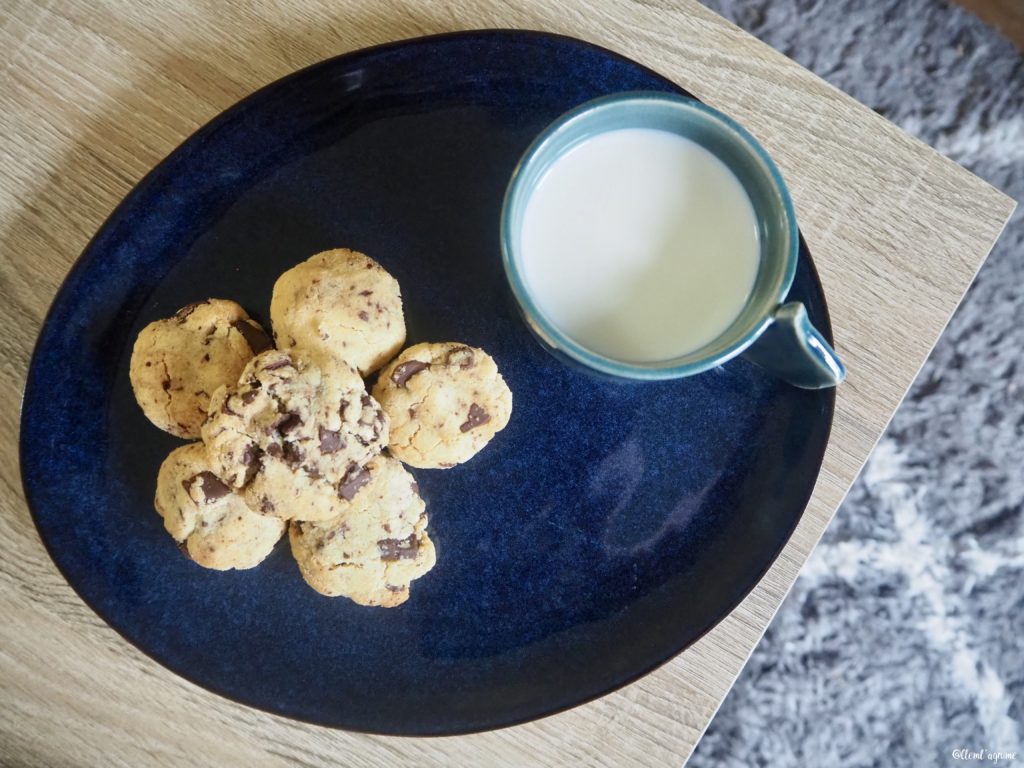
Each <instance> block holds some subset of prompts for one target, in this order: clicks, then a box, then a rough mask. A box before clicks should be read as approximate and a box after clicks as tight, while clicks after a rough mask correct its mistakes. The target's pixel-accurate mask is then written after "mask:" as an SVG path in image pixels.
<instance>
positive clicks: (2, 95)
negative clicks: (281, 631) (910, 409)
mask: <svg viewBox="0 0 1024 768" xmlns="http://www.w3.org/2000/svg"><path fill="white" fill-rule="evenodd" d="M482 27H515V28H533V29H542V30H548V31H552V32H559V33H564V34H569V35H574V36H577V37H581V38H584V39H586V40H590V41H593V42H596V43H599V44H602V45H605V46H607V47H610V48H612V49H614V50H617V51H619V52H621V53H623V54H625V55H627V56H629V57H631V58H634V59H636V60H637V61H640V62H642V63H644V64H646V65H648V66H650V67H651V68H653V69H655V70H657V71H658V72H660V73H662V74H664V75H666V76H668V77H670V78H671V79H673V80H675V81H676V82H678V83H680V84H681V85H683V86H684V87H686V88H688V89H690V90H691V91H693V92H695V93H696V94H697V95H698V96H700V97H701V98H703V99H705V100H707V101H708V102H709V103H711V104H712V105H714V106H717V107H719V108H721V109H723V110H725V111H726V112H728V113H730V114H731V115H733V116H734V117H736V118H738V119H739V120H740V121H741V122H743V123H744V124H745V125H746V126H747V127H749V128H750V129H751V131H752V132H753V133H754V134H755V135H756V136H757V137H758V138H759V139H760V140H761V142H762V143H763V144H764V145H765V146H766V147H767V148H768V150H769V151H770V152H771V153H772V155H773V156H774V157H775V159H776V160H777V161H778V163H779V165H780V167H781V168H782V171H783V174H784V175H785V177H786V179H787V180H788V182H789V185H790V187H791V188H792V192H793V196H794V198H795V202H796V207H797V213H798V218H799V220H800V223H801V227H802V229H803V231H804V233H805V235H806V237H807V240H808V242H809V244H810V247H811V251H812V252H813V253H814V255H815V259H816V262H817V266H818V269H819V271H820V273H821V279H822V282H823V283H824V286H825V291H826V295H827V296H828V300H829V304H830V308H831V312H832V317H833V322H834V325H835V335H836V339H837V346H838V349H839V351H840V353H841V354H842V355H843V356H844V359H845V361H846V363H847V365H848V367H849V370H850V376H849V379H848V381H847V382H846V384H844V385H843V386H842V387H841V389H840V392H839V398H838V408H837V413H836V420H835V428H834V431H833V437H832V441H831V444H830V447H829V450H828V454H827V456H826V458H825V465H824V469H823V471H822V473H821V477H820V480H819V482H818V484H817V487H816V489H815V492H814V497H813V499H812V500H811V503H810V505H809V507H808V509H807V512H806V514H805V515H804V517H803V520H802V522H801V524H800V526H799V528H798V529H797V531H796V533H795V534H794V536H793V538H792V540H791V541H790V543H789V545H788V546H787V547H786V550H785V551H784V553H783V554H782V556H781V557H780V558H779V559H778V561H777V562H776V563H775V565H774V566H773V567H772V569H771V570H770V572H769V573H768V574H767V576H766V577H765V578H764V579H763V581H762V582H761V583H760V584H759V585H758V587H757V588H756V589H755V590H754V592H753V593H752V594H751V595H750V596H749V597H748V598H747V599H746V600H745V601H744V602H743V604H742V605H741V606H740V607H739V608H738V609H737V610H736V611H734V612H733V614H732V615H730V616H729V617H728V618H727V619H726V620H725V621H724V622H722V623H721V624H720V625H719V626H718V627H717V628H716V629H715V630H713V631H712V632H711V633H710V634H708V635H707V636H706V637H705V638H703V639H702V640H701V641H700V642H698V643H697V644H696V645H695V646H693V647H692V648H691V649H689V650H688V651H686V652H685V653H683V654H682V655H681V656H679V657H678V658H676V659H675V660H674V661H672V662H670V663H669V664H667V665H665V666H664V667H662V668H661V669H659V670H657V671H656V672H654V673H653V674H651V675H649V676H647V677H645V678H644V679H642V680H640V681H639V682H637V683H635V684H633V685H630V686H628V687H626V688H625V689H623V690H621V691H618V692H615V693H613V694H610V695H608V696H606V697H604V698H602V699H599V700H598V701H596V702H593V703H591V704H588V705H586V706H583V707H579V708H577V709H574V710H571V711H569V712H566V713H563V714H560V715H557V716H554V717H549V718H545V719H543V720H540V721H537V722H534V723H530V724H527V725H523V726H518V727H515V728H510V729H505V730H502V731H497V732H491V733H486V734H479V735H475V736H468V737H456V738H442V739H427V740H424V739H398V738H382V737H371V736H360V735H354V734H349V733H344V732H338V731H331V730H328V729H323V728H317V727H312V726H307V725H303V724H299V723H295V722H291V721H288V720H285V719H282V718H278V717H274V716H272V715H267V714H264V713H261V712H257V711H254V710H251V709H247V708H245V707H243V706H240V705H237V704H234V703H232V702H229V701H226V700H224V699H221V698H219V697H217V696H215V695H213V694H210V693H207V692H206V691H204V690H201V689H199V688H197V687H195V686H193V685H191V684H189V683H186V682H184V681H182V680H181V679H179V678H177V677H176V676H175V675H173V674H172V673H170V672H168V671H167V670H165V669H163V668H162V667H160V666H158V665H157V664H155V663H154V662H152V661H150V660H149V659H148V658H146V657H145V656H143V655H142V654H141V653H140V652H139V651H137V650H135V649H134V648H133V647H132V646H130V645H129V644H128V643H127V642H125V641H124V640H122V639H121V638H120V637H119V636H118V635H117V634H116V633H115V632H114V631H113V630H111V629H109V628H108V627H107V626H106V625H105V624H104V623H103V622H102V621H101V620H100V619H99V618H97V617H96V616H95V615H94V614H93V613H92V612H91V611H90V610H89V609H88V608H86V607H85V605H84V604H83V603H82V602H81V601H80V600H79V599H78V598H77V596H76V595H75V594H74V593H73V592H72V590H71V588H70V587H69V586H68V585H67V584H66V583H65V582H64V581H63V579H62V578H61V577H60V575H59V574H58V573H57V571H56V570H55V568H54V567H53V565H52V563H51V562H50V560H49V558H48V557H47V555H46V553H45V551H44V550H43V547H42V544H41V543H40V541H39V538H38V536H37V535H36V532H35V529H34V527H33V526H32V523H31V520H30V518H29V514H28V510H27V509H26V506H25V502H24V497H23V494H22V490H21V484H20V480H19V476H18V466H17V458H16V435H17V432H18V418H19V402H20V393H21V391H22V389H23V387H24V379H25V371H26V367H27V364H28V360H29V355H30V353H31V349H32V344H33V342H34V340H35V336H36V333H37V331H38V328H39V325H40V323H41V321H42V318H43V316H44V314H45V312H46V309H47V307H48V305H49V303H50V300H51V299H52V297H53V295H54V293H55V291H56V290H57V288H58V286H59V285H60V283H61V281H62V279H63V278H64V275H65V274H66V273H67V271H68V268H69V267H70V265H71V264H72V262H73V261H74V259H75V258H76V257H77V256H78V254H79V253H80V252H81V250H82V248H83V247H84V246H85V244H86V242H87V240H88V239H89V237H90V236H91V235H92V234H93V232H95V230H96V229H97V227H99V225H100V224H101V223H102V221H103V219H104V218H105V217H106V216H107V215H108V214H109V212H110V211H111V210H112V208H113V207H114V206H115V204H116V203H117V202H118V201H119V200H120V199H121V198H122V197H123V196H124V194H125V193H126V192H128V190H129V189H130V188H131V186H132V185H133V184H134V183H135V182H136V181H137V180H138V179H139V178H140V177H141V176H142V175H143V174H144V173H145V172H146V171H147V170H149V169H150V168H151V167H152V166H153V165H154V164H155V163H157V162H158V161H159V160H160V159H161V158H162V157H164V156H165V155H166V154H167V153H168V152H169V151H170V150H172V149H173V148H174V147H175V146H176V145H177V144H179V143H180V142H181V141H182V140H183V139H185V138H186V137H187V136H188V135H189V134H190V133H191V132H192V131H194V130H195V129H196V128H197V127H199V126H200V125H202V124H203V123H204V122H206V121H207V120H209V119H210V118H212V117H213V116H215V115H216V114H217V113H218V112H220V111H221V110H223V109H224V108H225V107H227V106H229V105H231V104H232V103H233V102H235V101H236V100H238V99H239V98H241V97H242V96H245V95H246V94H247V93H249V92H251V91H252V90H254V89H255V88H257V87H258V86H261V85H263V84H265V83H267V82H270V81H271V80H274V79H275V78H278V77H280V76H282V75H285V74H287V73H288V72H291V71H292V70H294V69H296V68H298V67H302V66H304V65H307V64H310V63H312V62H315V61H317V60H319V59H322V58H325V57H328V56H332V55H335V54H338V53H342V52H345V51H351V50H354V49H357V48H361V47H364V46H367V45H373V44H376V43H381V42H386V41H390V40H396V39H401V38H408V37H414V36H418V35H423V34H430V33H436V32H443V31H450V30H456V29H471V28H482ZM0 48H2V50H4V51H5V53H6V56H5V57H4V59H5V61H4V70H3V74H2V76H0V254H2V264H0V327H2V328H3V329H4V331H5V332H4V333H3V334H0V350H2V351H0V383H2V387H3V391H4V392H5V393H6V397H5V398H4V399H3V403H2V405H0V426H2V429H3V433H4V434H5V435H6V438H5V440H4V443H3V446H2V449H0V450H2V457H3V464H2V480H3V496H2V500H0V501H2V507H0V616H2V617H3V619H2V621H0V764H2V765H5V766H7V765H11V766H22V765H26V766H28V765H31V766H36V765H38V766H65V765H75V766H86V765H88V766H104V767H105V768H106V767H108V766H132V767H133V768H136V767H138V766H157V765H159V766H165V765H167V766H170V765H174V766H177V765H216V766H235V765H237V766H294V765H300V766H326V765H343V766H351V767H352V768H358V767H360V766H366V767H367V768H370V767H374V768H376V767H378V766H379V767H381V768H383V767H384V766H388V767H389V768H391V767H393V766H405V765H409V766H455V765H460V766H461V765H465V766H568V765H572V766H578V765H588V766H616V767H618V766H634V765H636V766H640V765H645V766H646V765H652V766H653V765H658V766H664V765H669V766H671V765H676V766H678V765H681V764H682V763H683V762H684V761H685V759H686V758H687V756H688V755H689V754H690V752H691V750H692V749H693V747H694V745H695V744H696V742H697V740H698V739H699V737H700V735H701V733H702V732H703V730H704V728H705V727H706V726H707V724H708V722H709V720H710V719H711V717H712V715H713V714H714V712H715V710H716V709H717V707H718V706H719V704H720V703H721V701H722V699H723V698H724V696H725V694H726V693H727V691H728V690H729V687H730V686H731V685H732V683H733V681H734V679H735V678H736V676H737V674H738V673H739V671H740V669H741V668H742V666H743V664H744V662H745V661H746V659H747V657H748V655H749V654H750V652H751V650H752V649H753V647H754V645H755V644H756V643H757V641H758V639H759V638H760V637H761V634H762V633H763V631H764V629H765V627H766V626H767V624H768V622H769V621H770V620H771V617H772V615H773V613H774V612H775V610H776V609H777V607H778V605H779V603H780V602H781V601H782V599H783V597H784V596H785V594H786V592H787V591H788V589H789V588H790V586H791V584H792V582H793V580H794V579H795V578H796V576H797V573H798V572H799V569H800V567H801V565H802V564H803V562H804V561H805V559H806V558H807V556H808V554H809V552H810V551H811V549H812V548H813V547H814V545H815V543H816V542H817V541H818V539H819V537H820V536H821V534H822V532H823V530H824V529H825V526H826V525H827V524H828V521H829V519H830V518H831V516H832V515H833V514H834V512H835V510H836V508H837V507H838V505H839V503H840V501H841V500H842V498H843V495H844V494H845V493H846V491H847V489H848V488H849V486H850V484H851V482H852V481H853V479H854V476H855V475H856V473H857V472H858V470H859V469H860V467H861V465H862V463H863V462H864V460H865V458H866V457H867V455H868V453H869V451H870V450H871V448H872V446H873V445H874V443H875V441H876V440H877V438H878V437H879V435H880V434H881V432H882V430H883V429H884V427H885V425H886V423H887V422H888V420H889V418H890V416H891V415H892V413H893V411H894V410H895V408H896V406H897V405H898V403H899V401H900V399H901V398H902V396H903V394H904V392H905V391H906V389H907V387H908V386H909V384H910V382H911V380H912V379H913V377H914V375H915V373H916V372H917V370H918V368H919V366H920V365H921V363H922V362H923V360H924V358H925V356H926V355H927V353H928V351H929V350H930V349H931V347H932V345H933V344H934V342H935V340H936V338H937V337H938V335H939V333H940V332H941V330H942V328H943V326H944V325H945V323H946V321H947V320H948V318H949V316H950V314H951V313H952V311H953V309H954V308H955V307H956V305H957V303H958V301H959V300H960V298H961V296H962V294H963V292H964V290H965V289H966V288H967V286H968V284H969V282H970V280H971V278H972V276H973V275H974V273H975V271H976V270H977V269H978V267H979V266H980V264H981V262H982V261H983V259H984V258H985V256H986V255H987V253H988V251H989V248H990V247H991V245H992V243H993V241H994V240H995V238H996V237H997V236H998V234H999V232H1000V230H1001V228H1002V226H1003V225H1004V223H1005V221H1006V219H1007V218H1008V216H1009V214H1010V211H1011V209H1012V202H1011V201H1010V200H1009V199H1008V198H1006V197H1005V196H1003V195H1001V194H1000V193H998V192H997V191H995V190H994V189H992V188H991V187H989V186H987V185H986V184H984V183H983V182H981V181H979V180H978V179H976V178H975V177H973V176H971V175H970V174H969V173H967V172H966V171H964V170H963V169H961V168H960V167H958V166H956V165H955V164H953V163H952V162H950V161H948V160H946V159H944V158H943V157H941V156H939V155H937V154H936V153H935V152H933V151H932V150H930V149H929V148H927V147H925V146H924V145H922V144H920V143H918V142H917V141H915V140H914V139H912V138H910V137H908V136H906V135H905V134H903V133H901V132H900V131H899V130H897V129H896V128H895V127H893V126H892V125H890V124H888V123H887V122H886V121H885V120H883V119H882V118H881V117H879V116H877V115H875V114H874V113H872V112H871V111H870V110H868V109H865V108H864V107H862V106H860V105H858V104H856V103H855V102H853V101H852V100H851V99H849V98H848V97H846V96H845V95H843V94H842V93H840V92H838V91H836V90H834V89H833V88H831V87H830V86H828V85H826V84H825V83H824V82H822V81H821V80H819V79H818V78H816V77H815V76H813V75H812V74H810V73H809V72H807V71H806V70H804V69H802V68H801V67H799V66H798V65H796V64H795V63H793V62H791V61H790V60H788V59H786V58H785V57H783V56H782V55H780V54H778V53H776V52H774V51H773V50H771V49H769V48H768V47H766V46H765V45H763V44H761V43H759V42H757V41H756V40H754V39H753V38H752V37H750V36H749V35H747V34H745V33H744V32H742V31H740V30H738V29H737V28H736V27H734V26H732V25H730V24H728V23H727V22H725V21H724V20H722V19H721V18H719V17H717V16H715V15H714V14H712V13H711V12H709V11H708V10H706V9H704V8H703V7H702V6H699V5H697V4H696V3H694V2H692V1H691V0H671V1H670V0H644V1H643V2H641V1H640V0H634V1H633V2H628V1H627V0H591V1H590V2H587V0H563V1H562V2H559V3H544V2H540V1H539V0H538V1H536V2H518V3H514V4H510V3H505V2H500V1H499V0H461V1H460V2H447V1H446V0H429V2H419V3H413V2H400V1H399V0H391V1H388V2H378V1H377V0H374V1H373V2H370V1H369V0H332V1H327V0H323V1H317V2H305V1H301V0H288V1H283V2H280V3H277V4H255V3H251V2H246V1H245V0H226V1H225V2H216V3H214V2H212V0H210V1H208V2H197V3H189V2H186V1H185V0H144V1H141V2H135V1H131V0H125V2H121V3H117V2H110V3H102V4H100V3H97V2H94V1H93V0H67V1H64V2H62V1H61V0H51V1H50V2H43V3H38V4H37V3H28V2H11V0H6V2H4V3H3V4H2V5H0ZM65 439H69V440H73V439H74V436H73V435H67V436H65Z"/></svg>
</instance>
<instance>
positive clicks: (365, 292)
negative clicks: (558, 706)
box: [359, 290, 373, 296]
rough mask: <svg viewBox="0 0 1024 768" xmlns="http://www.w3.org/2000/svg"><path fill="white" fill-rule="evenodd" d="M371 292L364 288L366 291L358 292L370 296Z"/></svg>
mask: <svg viewBox="0 0 1024 768" xmlns="http://www.w3.org/2000/svg"><path fill="white" fill-rule="evenodd" d="M372 294H373V291H370V290H366V291H360V292H359V295H360V296H370V295H372Z"/></svg>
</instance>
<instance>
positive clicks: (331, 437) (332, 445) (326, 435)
mask: <svg viewBox="0 0 1024 768" xmlns="http://www.w3.org/2000/svg"><path fill="white" fill-rule="evenodd" d="M344 447H345V441H344V440H343V439H342V437H341V432H334V431H332V430H330V429H324V428H323V427H320V453H323V454H328V453H334V452H335V451H340V450H341V449H342V448H344Z"/></svg>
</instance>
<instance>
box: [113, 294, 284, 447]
mask: <svg viewBox="0 0 1024 768" xmlns="http://www.w3.org/2000/svg"><path fill="white" fill-rule="evenodd" d="M269 347H270V338H269V337H268V336H267V334H266V333H264V331H263V329H262V328H261V327H260V325H259V324H258V323H257V322H256V321H255V320H253V319H251V318H250V317H249V315H247V314H246V313H245V310H244V309H242V308H241V307H240V306H238V305H237V304H236V303H235V302H233V301H226V300H224V299H207V300H206V301H200V302H196V303H195V304H189V305H188V306H187V307H184V308H182V309H180V310H178V312H177V314H175V315H174V317H171V318H167V319H166V320H157V321H156V322H153V323H150V324H149V325H147V326H146V327H145V328H143V329H142V333H140V334H139V337H138V339H136V340H135V347H134V349H133V350H132V359H131V364H130V366H129V369H128V374H129V377H130V378H131V383H132V390H133V391H134V392H135V399H136V400H137V401H138V403H139V406H140V407H141V408H142V412H143V413H145V414H146V417H147V418H148V419H149V420H150V421H151V422H153V423H154V424H155V425H156V426H158V427H160V429H162V430H165V431H167V432H170V433H171V434H172V435H176V436H178V437H184V438H197V437H199V432H200V428H201V427H202V426H203V422H204V421H205V420H206V413H207V409H208V408H209V404H210V396H211V395H212V394H213V392H214V390H216V389H217V388H218V387H221V386H223V385H231V384H234V383H235V382H236V381H238V375H239V374H240V373H241V372H242V369H243V368H244V367H245V364H246V363H248V362H249V360H250V359H251V358H252V356H253V355H255V354H257V353H258V352H262V351H263V350H265V349H268V348H269Z"/></svg>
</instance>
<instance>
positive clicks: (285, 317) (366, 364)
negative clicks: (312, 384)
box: [270, 248, 405, 376]
mask: <svg viewBox="0 0 1024 768" xmlns="http://www.w3.org/2000/svg"><path fill="white" fill-rule="evenodd" d="M270 318H271V322H272V324H273V327H274V338H275V339H276V340H277V345H278V346H279V347H281V348H283V349H290V348H293V347H298V348H301V349H304V350H306V351H307V352H308V353H309V354H310V355H311V356H312V357H313V358H314V359H315V358H316V357H318V356H320V355H328V356H333V357H337V358H340V359H342V360H345V361H346V362H348V363H349V364H350V365H352V366H353V367H355V368H356V369H357V370H358V371H359V373H360V374H362V375H363V376H366V375H367V374H369V373H372V372H373V371H376V370H377V369H378V368H380V367H381V366H382V365H384V363H386V362H387V361H388V360H390V359H391V358H392V357H394V356H395V354H396V353H397V352H398V350H399V349H401V348H402V344H404V343H405V318H404V317H403V315H402V295H401V293H400V291H399V288H398V281H396V280H395V278H393V277H392V276H391V275H389V274H388V273H387V272H386V271H385V270H384V268H383V267H381V266H380V264H378V263H377V262H376V261H374V260H373V259H371V258H370V257H369V256H366V255H364V254H362V253H359V252H358V251H350V250H348V249H346V248H339V249H337V250H333V251H324V252H323V253H318V254H316V255H315V256H313V257H312V258H310V259H308V260H307V261H304V262H302V263H301V264H299V265H298V266H295V267H293V268H292V269H290V270H288V271H287V272H285V273H284V274H283V275H281V277H279V278H278V279H277V282H276V283H275V284H274V294H273V298H272V299H271V302H270Z"/></svg>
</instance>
